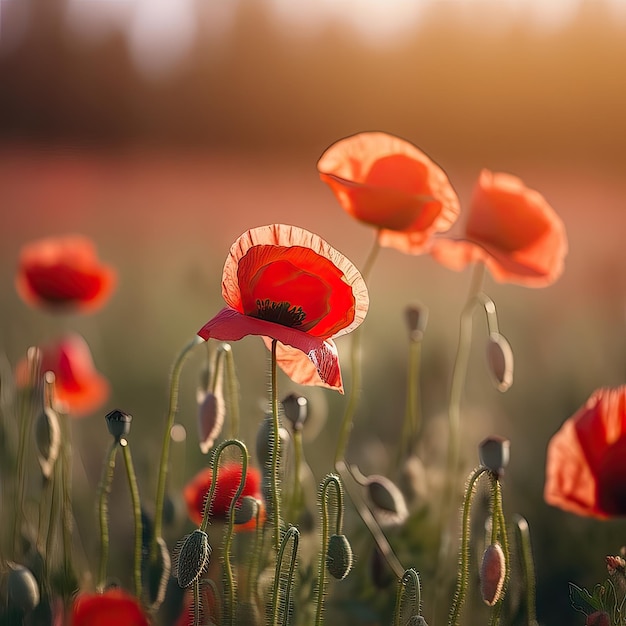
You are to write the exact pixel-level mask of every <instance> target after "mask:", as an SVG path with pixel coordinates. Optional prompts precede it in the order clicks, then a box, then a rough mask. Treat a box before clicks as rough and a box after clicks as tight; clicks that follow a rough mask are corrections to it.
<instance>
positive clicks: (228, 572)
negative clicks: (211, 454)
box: [222, 439, 248, 626]
mask: <svg viewBox="0 0 626 626" xmlns="http://www.w3.org/2000/svg"><path fill="white" fill-rule="evenodd" d="M229 445H234V446H237V447H238V448H239V450H240V451H241V479H240V480H239V486H238V487H237V491H236V492H235V494H234V495H233V499H232V500H231V501H230V506H229V507H228V526H227V530H226V539H225V541H224V577H225V579H226V593H227V595H228V623H229V624H230V626H234V624H235V579H234V577H233V568H232V564H231V560H230V547H231V544H232V541H233V533H234V523H235V506H236V505H237V502H238V501H239V498H240V497H241V494H242V493H243V489H244V487H245V484H246V478H247V476H248V450H247V448H246V446H245V444H243V443H242V442H241V441H239V440H237V439H232V440H230V441H229ZM222 449H223V448H222Z"/></svg>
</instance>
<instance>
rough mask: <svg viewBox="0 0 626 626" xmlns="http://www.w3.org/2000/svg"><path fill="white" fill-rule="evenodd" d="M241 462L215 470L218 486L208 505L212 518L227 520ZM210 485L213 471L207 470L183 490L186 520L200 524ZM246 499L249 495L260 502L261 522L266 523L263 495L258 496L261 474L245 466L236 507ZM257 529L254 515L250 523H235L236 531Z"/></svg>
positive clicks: (224, 464) (235, 490) (228, 463)
mask: <svg viewBox="0 0 626 626" xmlns="http://www.w3.org/2000/svg"><path fill="white" fill-rule="evenodd" d="M241 469H242V467H241V463H238V462H227V463H223V464H222V465H221V466H220V467H219V469H218V470H217V485H216V486H215V492H214V493H213V502H212V503H211V517H212V518H217V519H222V520H226V519H227V518H228V509H229V508H230V503H231V502H232V500H233V497H234V495H235V493H236V492H237V489H238V487H239V482H240V481H241ZM212 482H213V470H212V469H211V468H210V467H206V468H204V469H203V470H201V471H200V472H198V473H197V474H196V475H195V476H194V477H193V478H192V479H191V480H190V481H189V482H188V483H187V485H185V488H184V489H183V497H184V498H185V502H186V504H187V513H188V514H189V518H190V519H191V521H192V522H194V523H195V524H198V525H200V524H201V523H202V514H203V512H204V503H205V500H206V498H207V495H208V493H209V489H210V488H211V483H212ZM245 496H252V497H253V498H255V499H256V500H258V501H259V504H260V506H261V507H262V508H261V515H260V519H261V521H263V520H265V508H264V507H263V496H262V494H261V473H260V472H259V470H258V469H256V468H254V467H250V466H248V471H247V473H246V481H245V483H244V487H243V491H242V492H241V496H240V497H239V500H238V501H237V504H239V503H240V502H241V500H242V499H243V498H244V497H245ZM255 528H256V516H255V518H253V519H251V520H250V521H248V522H246V523H243V524H237V525H236V526H235V529H236V530H254V529H255Z"/></svg>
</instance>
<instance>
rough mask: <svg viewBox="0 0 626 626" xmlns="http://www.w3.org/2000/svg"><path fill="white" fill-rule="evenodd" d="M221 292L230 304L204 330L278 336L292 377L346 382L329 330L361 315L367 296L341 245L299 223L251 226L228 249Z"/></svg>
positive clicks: (210, 334) (216, 334)
mask: <svg viewBox="0 0 626 626" xmlns="http://www.w3.org/2000/svg"><path fill="white" fill-rule="evenodd" d="M222 295H223V297H224V300H226V303H227V304H228V306H227V307H226V308H224V309H222V310H221V311H220V312H219V313H218V314H217V315H216V316H215V317H214V318H213V319H211V320H210V321H209V322H207V323H206V324H205V325H204V326H203V327H202V328H201V329H200V331H198V335H200V337H202V338H203V339H211V338H213V339H220V340H222V341H236V340H238V339H241V338H242V337H245V336H246V335H261V336H264V337H270V338H271V339H276V340H278V341H279V342H280V343H279V350H278V351H277V357H278V363H279V365H280V366H281V367H283V369H284V370H285V371H286V372H287V374H288V375H289V376H290V377H291V378H292V380H294V381H295V382H298V383H301V384H311V383H322V384H325V385H327V386H329V387H332V388H335V389H338V390H339V391H342V390H343V388H342V383H341V372H340V370H339V360H338V357H337V350H336V348H335V345H334V343H333V341H332V338H334V337H338V336H340V335H343V334H345V333H348V332H350V331H352V330H354V329H355V328H356V327H357V326H358V325H359V324H360V323H361V322H362V321H363V319H364V318H365V315H366V313H367V308H368V305H369V298H368V295H367V287H366V286H365V281H364V280H363V278H362V277H361V274H359V272H358V270H357V269H356V268H355V267H354V265H352V263H351V262H350V261H348V259H346V258H345V257H344V256H343V255H342V254H341V253H339V252H337V250H335V249H333V248H331V246H330V245H328V244H327V243H326V242H325V241H324V240H322V239H321V238H320V237H318V236H317V235H314V234H312V233H310V232H308V231H306V230H303V229H301V228H296V227H295V226H286V225H284V224H273V225H270V226H262V227H260V228H254V229H252V230H249V231H247V232H245V233H244V234H243V235H242V236H241V237H239V239H237V241H236V242H235V243H234V244H233V246H232V247H231V249H230V254H229V256H228V258H227V259H226V264H225V265H224V274H223V276H222ZM294 348H295V349H296V350H293V349H294ZM297 351H299V353H298V352H297ZM313 371H315V372H316V374H315V375H313V374H312V372H313Z"/></svg>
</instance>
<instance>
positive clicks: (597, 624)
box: [585, 611, 611, 626]
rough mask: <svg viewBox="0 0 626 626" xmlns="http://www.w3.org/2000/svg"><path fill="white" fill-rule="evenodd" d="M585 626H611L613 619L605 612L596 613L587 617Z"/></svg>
mask: <svg viewBox="0 0 626 626" xmlns="http://www.w3.org/2000/svg"><path fill="white" fill-rule="evenodd" d="M585 626H611V618H610V617H609V614H608V613H605V612H604V611H595V612H594V613H591V614H590V615H587V619H586V620H585Z"/></svg>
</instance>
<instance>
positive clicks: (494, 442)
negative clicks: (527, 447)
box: [478, 435, 511, 475]
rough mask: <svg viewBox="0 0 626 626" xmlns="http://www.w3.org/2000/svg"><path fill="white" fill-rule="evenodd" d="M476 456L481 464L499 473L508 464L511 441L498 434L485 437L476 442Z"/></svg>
mask: <svg viewBox="0 0 626 626" xmlns="http://www.w3.org/2000/svg"><path fill="white" fill-rule="evenodd" d="M478 456H479V458H480V463H481V465H484V466H485V467H486V468H487V469H489V470H491V471H492V472H493V473H494V474H498V475H499V474H501V473H502V472H503V471H504V468H505V467H506V466H507V465H508V464H509V458H510V456H511V442H510V441H509V440H508V439H505V438H504V437H499V436H498V435H492V436H491V437H487V438H486V439H483V440H482V441H481V442H480V444H478Z"/></svg>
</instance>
